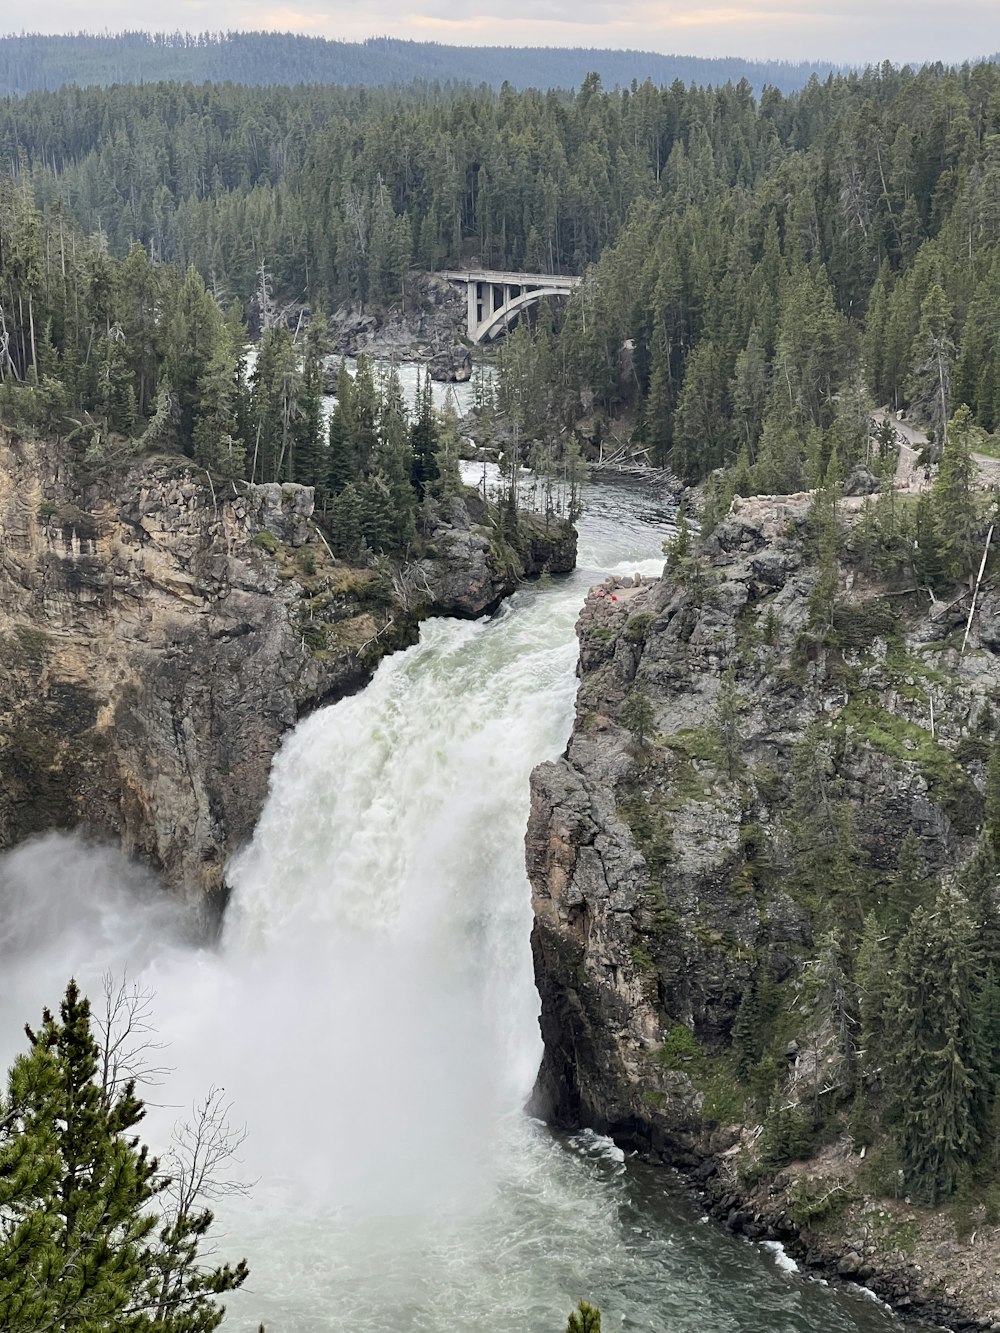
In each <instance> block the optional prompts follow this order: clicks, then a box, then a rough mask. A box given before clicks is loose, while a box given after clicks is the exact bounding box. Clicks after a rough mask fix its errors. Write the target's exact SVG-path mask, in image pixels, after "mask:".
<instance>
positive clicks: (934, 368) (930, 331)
mask: <svg viewBox="0 0 1000 1333" xmlns="http://www.w3.org/2000/svg"><path fill="white" fill-rule="evenodd" d="M952 324H953V316H952V310H951V302H950V301H949V300H948V297H947V295H946V294H945V291H944V289H943V288H942V287H941V285H940V283H937V282H935V283H934V284H933V285H932V286H931V288H930V290H929V291H928V293H927V295H926V296H925V297H924V300H923V304H922V305H921V307H920V328H919V330H918V332H917V336H916V339H915V341H914V348H915V349H916V355H917V357H918V358H919V359H918V361H917V364H916V365H915V367H914V369H913V374H912V376H911V379H910V386H909V387H910V401H911V405H912V407H913V410H914V412H915V413H916V414H917V416H918V417H920V418H921V419H922V420H924V421H926V422H927V424H928V426H929V427H930V428H931V430H933V432H934V438H935V440H936V442H937V444H938V447H939V448H940V447H941V446H942V445H946V444H947V442H948V418H949V417H950V416H951V374H952V365H953V362H954V357H955V344H954V343H953V342H952V339H951V329H952Z"/></svg>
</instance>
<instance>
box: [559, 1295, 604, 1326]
mask: <svg viewBox="0 0 1000 1333" xmlns="http://www.w3.org/2000/svg"><path fill="white" fill-rule="evenodd" d="M566 1333H601V1312H600V1310H598V1309H597V1308H596V1306H593V1305H588V1304H587V1302H586V1301H581V1302H580V1304H579V1305H578V1306H577V1307H576V1309H575V1310H574V1311H573V1313H572V1314H571V1315H570V1317H569V1323H568V1324H567V1325H566Z"/></svg>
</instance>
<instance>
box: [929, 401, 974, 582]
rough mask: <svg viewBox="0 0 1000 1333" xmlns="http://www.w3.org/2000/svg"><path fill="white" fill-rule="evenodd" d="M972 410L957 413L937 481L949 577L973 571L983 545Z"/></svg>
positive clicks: (939, 533)
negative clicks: (977, 492) (981, 542)
mask: <svg viewBox="0 0 1000 1333" xmlns="http://www.w3.org/2000/svg"><path fill="white" fill-rule="evenodd" d="M973 429H974V428H973V425H972V414H971V412H970V411H969V409H968V407H966V406H965V404H964V403H963V405H962V406H961V407H960V408H959V409H958V411H957V412H956V413H955V417H954V420H953V421H952V423H951V428H950V429H949V431H948V437H947V441H946V443H945V446H944V451H943V453H942V455H941V466H940V468H939V470H938V475H937V477H936V478H935V481H934V489H933V491H932V493H931V503H932V507H933V514H934V532H935V536H936V538H937V548H938V551H939V552H940V557H941V565H942V569H943V572H944V574H945V576H946V577H947V578H950V579H956V580H957V579H961V578H965V577H966V576H967V575H969V574H970V573H971V572H972V570H973V566H974V564H975V558H976V554H977V551H978V547H979V526H980V525H979V515H978V509H977V495H976V485H975V475H976V466H975V463H974V461H973V458H972V452H971V447H970V437H971V436H972V433H973Z"/></svg>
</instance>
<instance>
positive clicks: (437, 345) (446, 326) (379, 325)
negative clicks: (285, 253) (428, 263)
mask: <svg viewBox="0 0 1000 1333" xmlns="http://www.w3.org/2000/svg"><path fill="white" fill-rule="evenodd" d="M465 321H466V295H465V290H464V289H463V288H462V287H459V286H456V285H454V284H453V283H450V282H448V281H447V280H446V279H445V278H442V277H441V276H440V275H439V274H437V273H418V272H412V273H410V274H409V275H408V276H407V280H406V297H405V300H404V301H403V303H402V304H401V305H400V306H393V307H390V308H389V309H387V310H383V311H377V312H376V311H373V310H370V309H369V310H363V309H359V308H358V307H357V306H342V307H341V308H340V309H338V310H335V311H334V313H333V315H332V316H331V318H330V335H331V340H332V351H333V352H334V354H335V355H336V356H338V357H339V356H357V355H358V353H359V352H364V353H366V354H367V355H369V356H375V357H386V358H392V357H404V358H409V359H412V358H415V357H417V356H420V357H431V358H436V357H441V358H443V360H442V362H440V363H439V364H445V363H447V364H448V365H449V366H452V367H453V368H454V369H455V371H457V372H461V373H455V374H451V373H449V374H446V375H444V376H443V378H445V379H452V380H461V379H468V378H469V376H470V375H471V373H472V358H471V354H470V353H469V352H468V351H467V350H465V349H463V348H462V347H461V346H460V345H459V344H460V343H461V340H462V339H463V338H464V337H465V333H466V328H465ZM466 361H467V362H468V373H467V374H466V373H464V371H463V370H462V368H463V366H464V365H465V363H466ZM331 373H335V371H334V372H331ZM435 378H438V376H435ZM333 387H334V385H333V382H332V381H331V384H330V386H329V390H330V392H333Z"/></svg>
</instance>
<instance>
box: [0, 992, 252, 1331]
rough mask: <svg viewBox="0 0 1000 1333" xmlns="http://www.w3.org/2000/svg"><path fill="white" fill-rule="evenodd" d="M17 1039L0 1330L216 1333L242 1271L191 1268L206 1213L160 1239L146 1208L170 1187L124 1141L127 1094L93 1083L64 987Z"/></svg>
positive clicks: (3, 1169) (132, 1122)
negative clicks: (22, 1050) (226, 1295)
mask: <svg viewBox="0 0 1000 1333" xmlns="http://www.w3.org/2000/svg"><path fill="white" fill-rule="evenodd" d="M27 1031H28V1037H29V1040H30V1042H31V1047H30V1050H29V1051H28V1053H27V1054H24V1055H21V1056H19V1057H18V1058H17V1060H16V1061H15V1062H14V1065H13V1066H12V1068H11V1070H10V1073H9V1075H8V1080H7V1090H6V1095H5V1096H4V1097H3V1099H2V1100H0V1327H3V1329H4V1330H5V1333H37V1330H39V1329H50V1328H51V1329H55V1328H58V1329H61V1330H65V1333H70V1331H71V1330H79V1331H80V1333H90V1330H99V1329H111V1328H113V1329H115V1330H116V1333H207V1331H208V1330H211V1329H214V1328H216V1327H217V1326H218V1324H219V1323H220V1322H221V1319H222V1315H223V1310H222V1308H221V1307H219V1306H218V1304H217V1302H216V1301H215V1299H214V1297H215V1296H217V1295H220V1294H222V1293H223V1292H226V1291H231V1290H233V1289H235V1288H236V1287H238V1286H240V1285H241V1283H242V1282H243V1281H244V1279H245V1277H246V1273H247V1270H246V1266H245V1265H244V1264H242V1263H241V1264H239V1265H237V1266H236V1267H235V1268H233V1267H230V1266H228V1265H226V1266H224V1267H220V1268H212V1269H207V1270H205V1269H203V1268H202V1267H201V1266H200V1264H199V1262H198V1244H199V1241H200V1240H201V1238H202V1237H203V1236H204V1234H205V1233H206V1231H207V1230H208V1228H209V1226H210V1225H211V1221H212V1217H211V1213H206V1212H198V1213H196V1212H193V1211H190V1210H189V1215H188V1218H187V1220H186V1221H182V1220H179V1219H176V1218H175V1219H174V1222H173V1223H167V1224H166V1225H165V1226H164V1227H163V1229H162V1230H161V1231H160V1232H159V1233H158V1234H157V1226H158V1219H157V1212H156V1209H155V1206H154V1205H155V1201H156V1199H157V1196H159V1195H160V1194H161V1193H162V1192H163V1190H164V1189H165V1188H166V1186H167V1183H168V1182H167V1180H166V1179H165V1178H164V1177H163V1176H162V1175H161V1174H160V1172H159V1164H158V1162H157V1161H156V1159H155V1158H153V1157H151V1156H150V1155H149V1152H148V1150H147V1149H146V1147H145V1146H142V1145H140V1144H139V1141H138V1139H137V1138H136V1137H135V1136H134V1133H133V1131H134V1130H135V1127H136V1125H138V1123H139V1122H140V1120H141V1119H142V1117H143V1115H144V1113H145V1112H144V1107H143V1104H142V1101H141V1100H140V1099H139V1097H138V1096H137V1094H136V1090H135V1085H134V1083H133V1082H131V1081H128V1082H125V1083H124V1084H113V1083H102V1079H101V1069H102V1066H101V1062H100V1060H99V1048H98V1045H97V1043H96V1041H95V1039H94V1036H93V1033H92V1030H91V1019H90V1005H89V1003H88V1001H87V1000H86V998H85V997H83V996H81V994H80V992H79V990H78V988H77V986H76V984H75V982H72V981H71V982H70V983H69V985H68V987H67V989H66V995H65V997H64V999H63V1001H62V1003H61V1005H60V1012H59V1018H58V1019H57V1018H55V1017H54V1016H53V1015H52V1014H51V1013H50V1012H49V1011H48V1010H46V1011H45V1013H44V1015H43V1021H42V1026H41V1027H40V1028H39V1030H38V1031H37V1032H33V1031H31V1029H28V1030H27ZM167 1272H169V1273H170V1275H171V1279H170V1286H169V1290H167V1289H166V1288H165V1287H164V1275H165V1274H166V1273H167Z"/></svg>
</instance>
